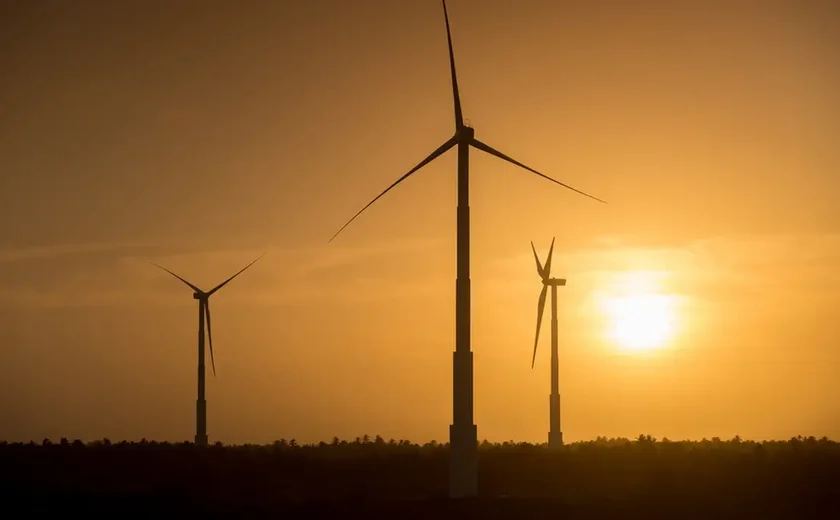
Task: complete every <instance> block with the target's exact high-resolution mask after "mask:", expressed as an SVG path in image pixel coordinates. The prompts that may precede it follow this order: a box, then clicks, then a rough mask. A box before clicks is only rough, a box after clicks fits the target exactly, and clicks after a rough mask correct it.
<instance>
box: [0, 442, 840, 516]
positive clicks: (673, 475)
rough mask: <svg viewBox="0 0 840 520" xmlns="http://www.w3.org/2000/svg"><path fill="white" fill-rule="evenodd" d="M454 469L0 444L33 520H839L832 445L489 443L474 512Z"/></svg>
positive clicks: (16, 498)
mask: <svg viewBox="0 0 840 520" xmlns="http://www.w3.org/2000/svg"><path fill="white" fill-rule="evenodd" d="M448 460H449V459H448V447H447V446H446V445H440V444H436V443H429V444H426V445H422V446H420V445H417V444H412V443H410V442H408V441H386V440H384V439H381V438H379V437H377V438H375V439H370V438H367V437H364V438H361V439H356V440H354V441H349V442H348V441H340V440H338V439H334V440H333V442H331V443H320V444H318V445H306V446H300V445H298V444H297V443H295V442H294V441H288V442H287V441H278V442H275V443H274V444H273V445H268V446H250V445H245V446H223V445H220V444H216V445H213V446H210V447H207V448H200V447H196V446H194V445H192V444H187V443H184V444H168V443H156V442H146V441H142V442H139V443H126V442H121V443H111V442H109V441H108V440H103V441H96V442H92V443H88V444H84V443H82V442H80V441H73V442H70V441H67V440H64V439H63V440H61V441H60V442H55V443H51V442H49V441H46V440H45V441H44V442H43V443H40V444H39V443H28V444H7V443H3V444H2V445H0V479H2V490H3V491H2V493H3V494H4V495H5V496H4V497H3V499H4V507H5V508H10V507H11V508H13V509H15V510H20V511H27V512H28V513H29V514H35V513H37V512H39V511H40V510H47V509H49V510H55V509H60V510H61V511H62V512H64V513H68V512H73V511H82V510H86V511H95V510H99V511H101V512H110V513H114V512H127V511H137V512H141V511H145V512H147V513H150V514H154V515H155V516H169V515H173V516H177V515H179V514H183V513H197V512H199V511H203V512H207V513H208V514H211V516H215V515H221V516H240V515H244V516H267V515H271V516H276V515H278V514H284V513H285V514H295V515H297V514H300V515H301V516H306V517H309V516H318V517H321V516H322V515H331V514H334V513H336V512H341V514H342V515H343V516H352V515H355V514H357V513H366V514H372V513H382V514H384V515H386V516H388V517H393V518H449V517H453V518H454V517H464V516H465V515H466V516H467V517H477V518H478V517H480V518H549V517H552V518H557V517H563V518H652V517H657V518H840V444H838V443H835V442H833V441H831V440H828V439H825V438H823V439H815V438H813V437H811V438H801V437H798V438H795V439H791V440H789V441H772V442H761V443H756V442H750V441H743V440H740V439H738V438H735V439H732V440H729V441H721V440H719V439H712V440H703V441H699V442H688V441H680V442H673V441H668V440H666V439H663V440H660V441H657V440H656V439H653V438H651V437H648V436H640V437H639V438H638V439H632V440H630V439H597V440H595V441H591V442H580V443H574V444H571V445H567V446H564V447H563V448H561V449H559V450H550V449H548V448H547V447H546V446H539V445H531V444H520V443H502V444H490V443H487V442H483V443H482V444H481V445H480V446H479V495H480V498H479V499H478V500H468V501H449V500H447V499H446V491H447V479H448ZM16 504H19V505H16ZM24 507H25V509H24ZM18 508H19V509H18ZM27 516H28V515H27Z"/></svg>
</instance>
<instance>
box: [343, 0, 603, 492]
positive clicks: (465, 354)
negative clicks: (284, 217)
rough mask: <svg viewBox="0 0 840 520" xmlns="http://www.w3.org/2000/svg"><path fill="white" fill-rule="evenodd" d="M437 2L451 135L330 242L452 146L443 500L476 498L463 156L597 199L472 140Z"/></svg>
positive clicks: (466, 183) (449, 40)
mask: <svg viewBox="0 0 840 520" xmlns="http://www.w3.org/2000/svg"><path fill="white" fill-rule="evenodd" d="M442 1H443V15H444V21H445V23H446V38H447V43H448V47H449V72H450V76H451V79H452V97H453V100H454V108H455V133H454V134H453V136H452V137H450V138H449V139H448V140H447V141H446V142H445V143H443V144H442V145H440V146H439V147H438V148H437V150H435V151H434V152H432V153H431V154H430V155H429V156H428V157H426V158H425V159H423V160H422V161H420V163H419V164H417V166H415V167H414V168H412V169H411V170H409V171H408V173H406V174H405V175H403V176H402V177H400V178H399V179H397V181H396V182H394V183H393V184H391V185H390V186H389V187H388V188H387V189H386V190H385V191H383V192H382V193H380V194H379V195H377V196H376V197H375V198H374V199H373V200H371V201H370V202H368V203H367V205H366V206H364V207H363V208H362V209H361V210H359V212H358V213H356V214H355V215H354V216H353V218H351V219H350V220H349V221H347V223H345V224H344V225H343V226H342V227H341V228H340V229H339V230H338V231H337V232H336V233H335V235H333V236H332V238H330V240H329V241H330V242H332V241H333V239H335V237H337V236H338V234H339V233H341V231H343V230H344V228H346V227H347V226H348V225H350V223H351V222H353V221H354V220H355V219H356V217H358V216H359V215H361V214H362V212H364V211H365V210H366V209H367V208H369V207H370V206H371V205H372V204H373V203H374V202H376V201H377V200H379V199H380V198H381V197H382V196H383V195H385V194H386V193H388V192H389V191H391V190H392V189H393V188H394V187H395V186H396V185H398V184H399V183H401V182H402V181H404V180H405V179H407V178H408V177H409V176H411V175H412V174H414V173H415V172H416V171H418V170H419V169H420V168H422V167H423V166H425V165H427V164H429V163H430V162H432V161H433V160H434V159H436V158H437V157H439V156H441V155H442V154H443V153H445V152H446V151H448V150H449V149H451V148H453V147H455V146H457V147H458V210H457V277H456V280H455V352H454V353H453V360H452V362H453V374H452V375H453V380H452V394H453V395H452V415H453V420H452V424H451V425H450V427H449V442H450V450H451V451H450V471H449V496H450V497H451V498H460V497H470V496H476V495H477V494H478V466H477V456H478V453H477V445H478V434H477V430H476V426H475V424H473V354H472V351H471V350H470V209H469V207H470V206H469V200H470V194H469V170H470V167H469V164H470V163H469V157H470V147H471V146H472V147H473V148H477V149H478V150H481V151H483V152H485V153H488V154H490V155H493V156H495V157H498V158H499V159H502V160H504V161H507V162H509V163H511V164H514V165H516V166H519V167H520V168H524V169H525V170H528V171H529V172H531V173H533V174H535V175H538V176H540V177H542V178H544V179H547V180H549V181H551V182H554V183H556V184H559V185H560V186H563V187H565V188H567V189H570V190H572V191H575V192H577V193H580V194H581V195H584V196H586V197H589V198H591V199H594V200H597V201H599V202H604V201H603V200H601V199H599V198H597V197H594V196H592V195H589V194H587V193H584V192H582V191H580V190H578V189H575V188H573V187H571V186H569V185H567V184H564V183H562V182H560V181H558V180H555V179H552V178H551V177H548V176H547V175H543V174H542V173H540V172H538V171H537V170H535V169H533V168H530V167H528V166H525V165H524V164H522V163H521V162H519V161H516V160H514V159H512V158H510V157H509V156H507V155H505V154H503V153H502V152H500V151H498V150H496V149H495V148H492V147H490V146H488V145H486V144H484V143H483V142H481V141H479V140H478V139H476V138H475V132H474V130H473V128H472V127H470V126H467V125H466V124H465V123H464V117H463V114H462V112H461V98H460V95H459V93H458V80H457V76H456V74H455V55H454V53H453V50H452V35H451V33H450V30H449V14H448V13H447V10H446V0H442Z"/></svg>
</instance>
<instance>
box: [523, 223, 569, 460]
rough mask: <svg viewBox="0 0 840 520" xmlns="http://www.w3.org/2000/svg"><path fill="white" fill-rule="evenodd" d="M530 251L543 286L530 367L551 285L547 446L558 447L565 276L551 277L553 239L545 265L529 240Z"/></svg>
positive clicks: (533, 360)
mask: <svg viewBox="0 0 840 520" xmlns="http://www.w3.org/2000/svg"><path fill="white" fill-rule="evenodd" d="M531 251H533V252H534V260H536V262H537V274H539V275H540V279H541V280H542V284H543V288H542V291H540V300H539V303H537V335H536V337H534V355H533V356H531V368H532V369H533V368H534V362H535V361H536V360H537V344H538V343H539V341H540V325H541V324H542V317H543V311H544V310H545V293H546V291H547V290H548V288H549V287H551V395H550V396H549V398H548V402H549V404H548V423H549V430H548V446H549V447H550V448H558V447H560V446H562V445H563V432H562V431H560V384H559V381H558V379H559V366H558V361H557V288H558V287H563V286H565V285H566V279H565V278H552V277H551V255H552V253H554V239H553V238H552V239H551V247H550V248H549V250H548V257H546V259H545V266H543V265H542V264H541V263H540V257H539V256H538V255H537V249H536V248H535V247H534V243H533V242H531Z"/></svg>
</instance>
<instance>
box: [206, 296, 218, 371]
mask: <svg viewBox="0 0 840 520" xmlns="http://www.w3.org/2000/svg"><path fill="white" fill-rule="evenodd" d="M204 315H205V316H206V317H207V343H209V344H210V365H211V366H212V367H213V377H216V358H215V356H213V332H212V330H213V329H212V328H211V327H210V300H209V299H208V300H207V301H205V302H204Z"/></svg>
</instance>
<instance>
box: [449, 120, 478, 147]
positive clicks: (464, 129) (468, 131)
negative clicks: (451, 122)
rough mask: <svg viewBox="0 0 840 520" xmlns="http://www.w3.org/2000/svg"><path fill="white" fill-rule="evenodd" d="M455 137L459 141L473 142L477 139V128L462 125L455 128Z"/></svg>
mask: <svg viewBox="0 0 840 520" xmlns="http://www.w3.org/2000/svg"><path fill="white" fill-rule="evenodd" d="M454 139H455V140H456V141H458V142H466V143H467V144H471V143H472V142H473V139H475V129H474V128H473V127H471V126H467V125H466V124H465V125H462V126H459V127H458V128H457V129H456V130H455V137H454Z"/></svg>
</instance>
